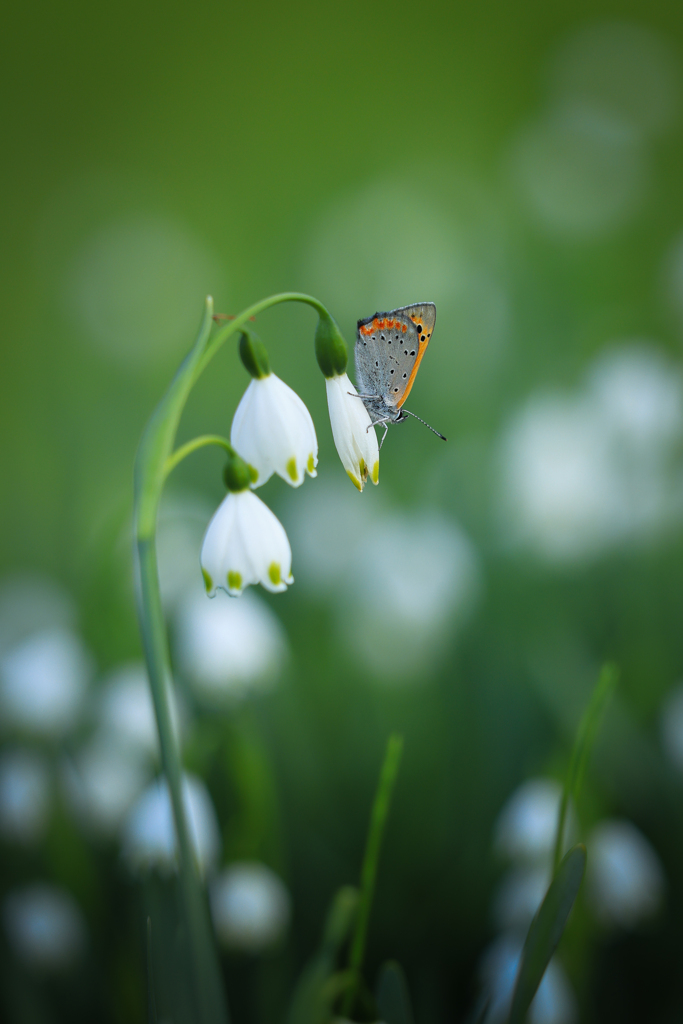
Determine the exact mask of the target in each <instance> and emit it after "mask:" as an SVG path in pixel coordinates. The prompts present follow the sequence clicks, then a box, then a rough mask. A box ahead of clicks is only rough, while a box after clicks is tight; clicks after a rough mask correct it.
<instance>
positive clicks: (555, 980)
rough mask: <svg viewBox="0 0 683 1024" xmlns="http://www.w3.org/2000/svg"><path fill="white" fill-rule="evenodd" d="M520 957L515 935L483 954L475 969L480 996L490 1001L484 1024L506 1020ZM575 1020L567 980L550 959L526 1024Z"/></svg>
mask: <svg viewBox="0 0 683 1024" xmlns="http://www.w3.org/2000/svg"><path fill="white" fill-rule="evenodd" d="M521 953H522V940H521V938H518V937H517V936H515V935H502V936H501V937H500V938H498V939H496V941H495V942H494V943H493V944H492V945H491V946H489V947H488V949H487V950H485V952H484V955H483V957H482V959H481V963H480V967H479V972H480V977H481V980H482V983H483V985H484V992H483V996H484V998H486V997H489V999H490V1001H489V1004H488V1009H487V1011H486V1016H485V1017H484V1021H485V1024H502V1022H503V1021H505V1020H507V1016H508V1013H509V1011H510V1001H511V1000H512V993H513V991H514V987H515V982H516V980H517V970H518V967H519V959H520V956H521ZM577 1016H578V1013H577V1005H576V998H575V996H574V993H573V992H572V989H571V986H570V984H569V982H568V980H567V976H566V975H565V973H564V971H563V969H562V967H561V966H560V964H559V963H558V961H557V960H556V959H553V960H551V961H550V963H549V964H548V967H547V970H546V972H545V974H544V975H543V979H542V981H541V984H540V985H539V987H538V991H537V993H536V995H535V996H534V998H533V1001H532V1003H531V1008H530V1011H529V1024H573V1022H574V1021H575V1020H576V1019H577Z"/></svg>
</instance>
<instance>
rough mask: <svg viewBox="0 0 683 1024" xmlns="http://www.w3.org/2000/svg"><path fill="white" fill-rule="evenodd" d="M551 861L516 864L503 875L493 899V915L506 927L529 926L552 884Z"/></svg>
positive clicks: (502, 928)
mask: <svg viewBox="0 0 683 1024" xmlns="http://www.w3.org/2000/svg"><path fill="white" fill-rule="evenodd" d="M550 880H551V871H550V858H548V863H547V864H538V863H537V864H530V865H529V864H525V865H522V866H516V867H513V868H512V869H511V870H510V871H508V873H507V874H506V875H505V877H504V878H503V880H502V882H501V883H500V885H499V887H498V890H497V892H496V894H495V896H494V899H493V919H494V921H495V923H496V925H497V926H498V927H499V928H500V929H501V930H503V931H507V930H511V929H518V928H528V927H529V925H530V924H531V919H532V918H533V916H534V914H535V913H536V911H537V910H538V908H539V907H540V905H541V903H542V901H543V899H544V897H545V894H546V893H547V891H548V886H549V885H550Z"/></svg>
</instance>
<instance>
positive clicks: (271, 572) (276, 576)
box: [268, 562, 282, 587]
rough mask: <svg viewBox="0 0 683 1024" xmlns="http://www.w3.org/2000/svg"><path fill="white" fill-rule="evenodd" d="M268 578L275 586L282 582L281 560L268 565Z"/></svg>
mask: <svg viewBox="0 0 683 1024" xmlns="http://www.w3.org/2000/svg"><path fill="white" fill-rule="evenodd" d="M268 578H269V579H270V582H271V583H272V584H273V586H274V587H277V586H278V584H280V583H282V573H281V571H280V563H279V562H271V563H270V565H269V566H268Z"/></svg>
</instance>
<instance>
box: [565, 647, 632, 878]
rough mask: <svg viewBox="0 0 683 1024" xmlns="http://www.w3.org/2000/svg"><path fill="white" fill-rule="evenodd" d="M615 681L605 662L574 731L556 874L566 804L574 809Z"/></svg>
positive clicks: (613, 667) (614, 670) (615, 674)
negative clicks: (570, 802) (572, 803)
mask: <svg viewBox="0 0 683 1024" xmlns="http://www.w3.org/2000/svg"><path fill="white" fill-rule="evenodd" d="M618 678H619V670H618V669H617V667H616V665H613V664H611V662H607V664H605V665H603V667H602V670H601V672H600V675H599V676H598V681H597V683H596V684H595V689H594V690H593V693H592V696H591V699H590V701H589V703H588V707H587V708H586V710H585V711H584V713H583V717H582V719H581V721H580V723H579V728H578V729H577V732H576V739H575V740H574V748H573V750H572V756H571V760H570V762H569V771H568V772H567V778H566V781H565V785H564V790H563V792H562V802H561V804H560V814H559V820H558V823H557V836H556V838H555V855H554V858H553V869H554V871H557V868H558V865H559V863H560V858H561V857H562V847H563V844H564V834H565V831H566V827H567V812H568V810H569V801H570V800H572V801H573V802H574V805H575V806H576V804H577V801H578V798H579V792H580V791H581V786H582V783H583V777H584V775H585V773H586V765H587V764H588V758H589V755H590V752H591V750H592V748H593V743H594V742H595V737H596V735H597V731H598V728H599V726H600V722H601V720H602V716H603V713H604V711H605V708H606V707H607V704H608V702H609V700H610V698H611V696H612V694H613V692H614V689H615V687H616V685H617V680H618Z"/></svg>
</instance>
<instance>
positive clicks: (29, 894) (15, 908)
mask: <svg viewBox="0 0 683 1024" xmlns="http://www.w3.org/2000/svg"><path fill="white" fill-rule="evenodd" d="M2 917H3V923H4V925H5V932H6V934H7V938H8V941H9V944H10V946H11V947H12V949H13V950H14V952H15V953H16V955H17V956H18V957H19V958H20V959H21V960H23V961H24V962H25V963H26V964H27V965H28V966H29V967H32V968H34V969H37V970H45V971H58V970H64V969H66V968H68V967H70V966H71V965H72V964H73V963H74V961H76V960H77V959H78V958H79V956H80V955H81V954H82V953H83V951H84V949H85V944H86V925H85V919H84V917H83V914H82V912H81V910H80V908H79V906H78V904H77V903H76V901H75V900H74V898H73V896H71V894H70V893H68V892H66V890H65V889H60V888H58V887H57V886H54V885H46V884H40V883H38V884H36V885H29V886H27V887H26V888H24V889H15V890H13V891H11V892H9V893H8V894H7V896H6V897H5V899H4V902H3V906H2Z"/></svg>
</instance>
